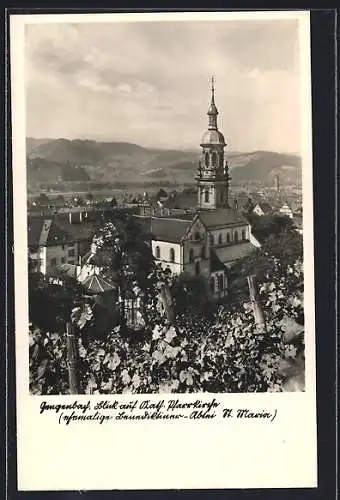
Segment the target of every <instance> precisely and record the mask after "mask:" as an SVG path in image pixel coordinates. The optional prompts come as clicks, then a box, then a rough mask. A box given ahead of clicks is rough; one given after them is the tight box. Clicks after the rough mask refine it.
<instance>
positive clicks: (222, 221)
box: [197, 208, 248, 229]
mask: <svg viewBox="0 0 340 500" xmlns="http://www.w3.org/2000/svg"><path fill="white" fill-rule="evenodd" d="M197 215H198V217H199V218H200V220H201V221H202V222H203V224H204V225H205V226H206V228H207V229H213V228H219V227H225V226H229V225H230V226H234V225H235V226H236V225H241V224H248V221H247V219H246V218H245V217H244V216H243V215H241V214H240V213H238V212H235V211H234V210H232V209H231V208H218V209H216V210H201V211H199V212H197Z"/></svg>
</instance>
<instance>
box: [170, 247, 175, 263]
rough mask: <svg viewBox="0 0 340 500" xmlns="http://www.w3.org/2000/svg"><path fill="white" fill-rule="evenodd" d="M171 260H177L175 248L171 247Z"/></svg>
mask: <svg viewBox="0 0 340 500" xmlns="http://www.w3.org/2000/svg"><path fill="white" fill-rule="evenodd" d="M170 262H175V250H174V249H173V248H170Z"/></svg>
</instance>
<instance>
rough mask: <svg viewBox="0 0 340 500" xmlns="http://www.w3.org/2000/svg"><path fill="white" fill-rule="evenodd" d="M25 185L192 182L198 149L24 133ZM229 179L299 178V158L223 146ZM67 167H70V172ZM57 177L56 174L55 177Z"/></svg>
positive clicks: (298, 180) (296, 180) (287, 180)
mask: <svg viewBox="0 0 340 500" xmlns="http://www.w3.org/2000/svg"><path fill="white" fill-rule="evenodd" d="M26 148H27V179H28V185H29V187H32V186H38V185H39V184H40V183H42V182H49V183H53V181H55V182H72V181H83V182H90V181H91V182H115V181H117V180H119V181H123V182H131V181H134V182H138V181H140V182H141V183H143V182H144V181H146V180H148V181H150V180H152V179H155V181H160V182H161V181H167V182H170V183H171V182H174V183H177V184H181V183H183V184H185V183H188V182H193V179H194V176H195V173H196V170H197V165H198V161H199V159H200V151H199V148H197V151H189V150H177V149H159V148H146V147H143V146H139V145H138V144H134V143H130V142H114V141H111V142H110V141H106V142H104V141H102V142H101V141H96V140H91V139H89V140H88V139H65V138H59V139H47V138H46V139H44V138H41V139H36V138H32V137H28V138H27V139H26ZM226 159H227V160H228V164H229V168H230V171H231V175H232V179H233V181H234V182H268V183H269V184H271V185H272V184H273V182H274V178H275V176H276V175H279V176H280V182H281V184H282V185H284V184H287V183H294V184H301V158H300V157H299V156H298V155H293V154H290V153H277V152H274V151H263V150H258V151H251V152H236V151H230V152H228V151H226ZM71 171H72V172H71ZM57 179H58V180H57Z"/></svg>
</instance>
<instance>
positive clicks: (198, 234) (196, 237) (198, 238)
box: [195, 231, 201, 241]
mask: <svg viewBox="0 0 340 500" xmlns="http://www.w3.org/2000/svg"><path fill="white" fill-rule="evenodd" d="M200 239H201V235H200V233H199V232H198V231H196V232H195V240H196V241H198V240H200Z"/></svg>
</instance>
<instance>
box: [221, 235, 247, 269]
mask: <svg viewBox="0 0 340 500" xmlns="http://www.w3.org/2000/svg"><path fill="white" fill-rule="evenodd" d="M254 250H256V247H254V245H252V244H251V243H250V242H249V241H246V242H244V243H238V244H236V245H228V246H225V247H220V248H216V249H215V251H216V254H217V257H218V258H219V260H220V261H221V262H223V263H224V264H227V265H229V266H231V265H232V264H233V263H234V262H235V261H237V260H238V259H243V257H247V256H248V255H249V254H251V253H252V252H253V251H254Z"/></svg>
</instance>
